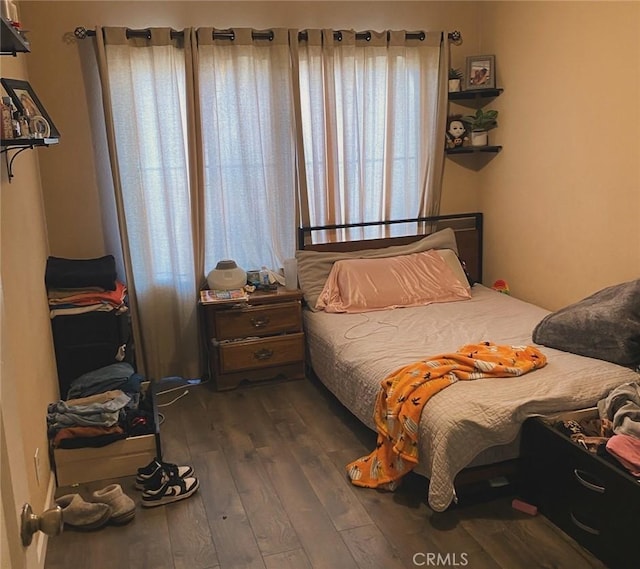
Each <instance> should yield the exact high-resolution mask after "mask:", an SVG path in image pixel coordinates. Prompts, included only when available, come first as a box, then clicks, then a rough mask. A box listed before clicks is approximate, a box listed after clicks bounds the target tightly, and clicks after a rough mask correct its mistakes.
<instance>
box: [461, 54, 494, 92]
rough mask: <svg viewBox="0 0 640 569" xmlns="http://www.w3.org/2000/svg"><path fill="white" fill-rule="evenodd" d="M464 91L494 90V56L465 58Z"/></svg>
mask: <svg viewBox="0 0 640 569" xmlns="http://www.w3.org/2000/svg"><path fill="white" fill-rule="evenodd" d="M466 71H467V73H466V83H465V89H495V87H496V57H495V55H471V56H469V57H467V70H466Z"/></svg>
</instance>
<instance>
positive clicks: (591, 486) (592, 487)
mask: <svg viewBox="0 0 640 569" xmlns="http://www.w3.org/2000/svg"><path fill="white" fill-rule="evenodd" d="M573 474H574V476H575V477H576V478H577V480H578V482H580V484H582V485H583V486H584V487H585V488H588V489H589V490H593V491H594V492H598V493H600V494H604V491H605V490H606V488H605V487H604V486H598V485H597V484H594V483H593V482H589V481H588V480H585V478H584V476H585V475H586V474H587V473H586V472H585V471H584V470H578V469H577V468H575V469H574V470H573Z"/></svg>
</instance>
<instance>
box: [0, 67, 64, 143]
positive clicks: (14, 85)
mask: <svg viewBox="0 0 640 569" xmlns="http://www.w3.org/2000/svg"><path fill="white" fill-rule="evenodd" d="M0 82H1V83H2V86H3V87H4V88H5V90H6V92H7V94H8V95H9V97H11V100H12V101H13V104H14V105H15V107H16V109H17V112H18V115H19V116H20V117H23V116H24V117H27V119H28V120H29V121H30V122H31V121H32V120H33V119H37V121H38V122H39V123H40V125H41V126H40V128H39V133H40V134H41V135H42V136H39V137H34V138H46V137H51V138H59V137H60V133H59V132H58V129H57V128H56V127H55V125H54V124H53V121H52V120H51V117H50V116H49V114H48V113H47V110H46V109H45V108H44V105H43V104H42V103H41V102H40V99H38V96H37V95H36V93H35V91H34V90H33V88H32V87H31V85H30V84H29V82H28V81H21V80H19V79H7V78H5V77H2V78H1V79H0ZM21 138H28V136H27V137H24V136H23V137H21Z"/></svg>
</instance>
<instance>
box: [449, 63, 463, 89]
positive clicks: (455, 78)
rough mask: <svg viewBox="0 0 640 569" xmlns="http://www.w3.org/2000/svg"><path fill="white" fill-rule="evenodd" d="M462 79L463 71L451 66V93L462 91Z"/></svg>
mask: <svg viewBox="0 0 640 569" xmlns="http://www.w3.org/2000/svg"><path fill="white" fill-rule="evenodd" d="M461 81H462V71H461V70H460V69H458V68H456V67H450V68H449V93H456V92H458V91H460V82H461Z"/></svg>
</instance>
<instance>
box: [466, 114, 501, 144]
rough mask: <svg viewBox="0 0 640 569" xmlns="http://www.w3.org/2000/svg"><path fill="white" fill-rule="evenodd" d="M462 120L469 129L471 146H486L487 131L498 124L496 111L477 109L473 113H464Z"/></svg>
mask: <svg viewBox="0 0 640 569" xmlns="http://www.w3.org/2000/svg"><path fill="white" fill-rule="evenodd" d="M462 121H463V122H464V123H465V124H466V125H467V126H468V128H469V130H471V146H487V145H488V144H489V134H488V131H490V130H492V129H494V128H496V127H497V126H498V111H495V110H493V109H489V110H486V111H485V110H483V109H478V110H477V111H476V113H475V115H466V116H464V117H462Z"/></svg>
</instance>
